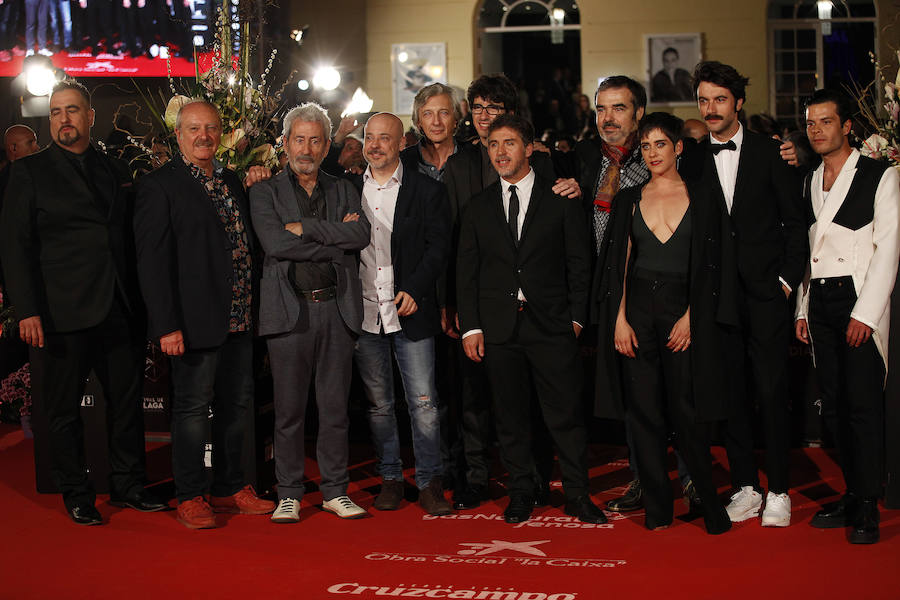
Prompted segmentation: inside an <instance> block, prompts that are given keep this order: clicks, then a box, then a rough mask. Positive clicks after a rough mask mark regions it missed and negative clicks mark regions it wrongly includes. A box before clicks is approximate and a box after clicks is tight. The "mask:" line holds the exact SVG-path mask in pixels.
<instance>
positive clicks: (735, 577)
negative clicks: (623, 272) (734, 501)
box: [0, 426, 900, 600]
mask: <svg viewBox="0 0 900 600" xmlns="http://www.w3.org/2000/svg"><path fill="white" fill-rule="evenodd" d="M359 450H360V452H363V453H364V452H365V449H363V448H360V449H359ZM591 450H592V451H591V464H602V463H603V462H605V460H606V459H608V458H609V457H610V456H614V453H617V452H619V451H620V450H619V449H617V448H606V447H594V448H592V449H591ZM31 453H32V444H31V442H30V440H24V439H23V436H22V433H21V431H19V430H18V429H15V428H13V427H10V426H0V472H2V474H3V475H2V482H0V507H2V510H0V531H2V532H3V536H2V539H3V544H2V550H0V598H16V599H25V598H41V599H43V598H66V599H74V598H99V599H106V598H128V599H132V598H216V599H219V598H247V599H251V598H276V597H278V598H301V599H304V600H330V599H340V598H414V597H418V598H478V599H490V600H573V599H578V600H593V599H601V598H602V599H624V598H629V599H632V598H633V599H643V598H660V599H677V598H691V599H703V598H728V599H733V600H739V599H743V598H766V599H772V600H775V599H780V598H815V599H817V600H822V599H831V598H852V599H854V600H856V599H869V598H873V599H875V598H877V599H896V598H900V511H882V529H881V535H882V541H881V543H879V544H876V545H874V546H851V545H850V544H848V543H847V542H846V540H845V532H844V530H841V529H837V530H826V531H823V530H816V529H813V528H812V527H810V526H809V525H808V521H809V519H810V517H811V516H812V514H813V513H814V512H815V510H816V509H817V506H818V503H819V502H824V501H829V500H833V499H835V498H836V497H837V493H836V491H835V488H836V487H838V486H839V485H840V480H839V477H838V469H837V467H836V465H835V463H834V461H833V459H832V458H831V456H830V455H829V454H828V453H826V452H825V451H822V450H805V451H796V453H795V454H794V456H793V467H794V469H793V473H792V477H793V479H794V482H795V489H794V492H793V496H792V501H793V506H794V512H793V521H794V524H793V525H792V526H791V527H789V528H786V529H763V528H762V527H760V526H759V523H758V521H756V520H754V521H748V522H746V523H741V524H738V525H736V526H735V527H734V528H733V529H732V530H731V531H730V532H729V533H727V534H725V535H722V536H707V535H706V534H705V533H704V531H703V528H702V522H701V521H700V520H695V521H691V522H686V521H684V520H682V519H679V518H678V517H679V515H681V514H682V513H683V512H684V507H683V506H682V504H681V502H679V503H678V505H677V507H676V520H675V524H674V525H673V526H672V527H670V528H669V529H667V530H664V531H659V532H650V531H647V530H646V529H644V527H643V525H642V515H635V516H633V517H630V518H618V517H616V518H614V519H613V520H611V521H610V524H609V525H606V526H599V527H594V526H589V525H584V524H581V523H578V522H572V520H571V519H570V518H568V517H565V516H564V515H563V514H562V511H561V510H560V508H558V504H559V503H560V502H561V500H562V497H561V494H559V492H558V491H557V492H555V493H554V496H555V497H554V503H555V504H557V507H556V508H548V509H539V510H538V511H536V516H535V518H533V519H532V521H530V522H528V523H525V524H520V525H518V526H511V525H507V524H505V523H504V522H503V520H502V509H503V507H504V506H505V504H506V500H505V498H502V499H499V500H497V501H495V502H491V503H488V504H486V505H484V506H482V508H481V509H479V510H476V511H467V512H465V513H460V514H458V515H454V516H452V517H450V518H442V519H430V518H426V517H424V516H423V513H422V511H421V510H420V509H419V508H418V506H416V505H414V504H410V505H404V506H403V507H402V508H401V510H399V511H397V512H393V513H377V514H375V515H374V516H373V518H370V519H363V520H359V521H340V520H338V519H337V518H336V517H334V516H333V515H330V514H327V513H323V512H321V511H320V510H319V509H318V508H316V506H315V503H317V502H320V501H321V496H320V495H319V494H318V493H309V494H308V495H307V496H306V498H304V508H303V511H302V515H301V516H302V521H301V523H299V524H297V525H275V524H273V523H271V522H269V520H268V518H267V517H249V516H230V517H225V516H221V515H220V516H219V519H220V528H219V529H215V530H204V531H189V530H187V529H185V528H184V527H183V526H181V525H180V524H178V523H177V522H176V521H175V516H174V512H168V513H156V514H141V513H138V512H135V511H133V510H121V509H117V508H114V507H112V506H110V505H109V504H108V503H107V498H106V497H104V496H101V497H100V498H99V499H98V508H99V509H100V512H101V513H102V514H103V516H104V518H105V519H107V520H108V523H107V524H106V525H104V526H102V527H79V526H77V525H75V524H73V523H71V522H70V521H69V519H68V517H67V516H66V514H65V512H64V511H63V507H62V502H61V501H60V499H59V497H58V496H50V495H40V494H37V493H36V492H34V475H33V466H32V465H33V463H32V454H31ZM363 456H364V454H363ZM715 456H716V458H717V459H718V460H719V464H720V465H721V463H722V462H723V461H724V452H722V451H721V449H719V448H716V449H715ZM310 468H314V463H312V462H310ZM315 475H316V474H315V472H312V473H311V476H313V480H315V477H314V476H315ZM591 475H592V488H593V489H594V490H603V491H602V492H598V493H596V494H595V496H594V497H595V500H597V501H598V502H600V501H603V500H605V499H607V498H609V497H610V496H612V495H614V494H615V493H616V492H617V491H621V488H619V489H609V488H611V487H612V486H621V485H623V484H624V482H625V480H626V479H627V477H628V475H627V470H625V469H624V464H623V463H621V462H617V463H613V464H610V465H603V466H601V467H596V468H595V469H593V470H592V472H591ZM351 478H352V479H353V482H352V483H351V489H350V495H351V497H352V498H353V499H354V500H355V501H356V502H358V503H360V504H361V505H363V506H365V507H367V508H369V507H371V504H372V501H373V496H372V493H373V492H374V491H377V490H376V488H375V487H374V486H375V484H376V479H375V478H373V477H372V464H371V462H363V463H361V464H355V465H353V468H352V471H351ZM716 478H717V481H718V482H719V483H720V484H721V487H720V491H722V492H723V493H725V492H726V486H727V481H728V478H727V473H726V472H725V470H724V469H723V468H721V467H720V466H717V467H716ZM494 491H495V492H496V493H497V495H499V494H500V492H501V490H500V489H499V487H498V488H496V489H495V490H494ZM373 512H374V511H373Z"/></svg>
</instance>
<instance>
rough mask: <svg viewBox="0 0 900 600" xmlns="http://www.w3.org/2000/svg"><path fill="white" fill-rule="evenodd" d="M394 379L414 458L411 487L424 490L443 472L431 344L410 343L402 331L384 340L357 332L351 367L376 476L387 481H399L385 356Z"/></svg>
mask: <svg viewBox="0 0 900 600" xmlns="http://www.w3.org/2000/svg"><path fill="white" fill-rule="evenodd" d="M392 349H393V354H394V356H395V357H396V358H397V366H398V367H400V377H401V379H402V380H403V389H404V391H405V394H406V404H407V407H408V408H409V419H410V423H411V425H412V439H413V453H414V455H415V458H416V486H417V487H418V488H419V489H423V488H425V487H426V486H427V485H428V483H429V482H430V481H431V480H432V479H434V478H435V477H440V476H441V473H442V471H443V468H442V465H441V428H440V420H439V418H438V402H437V386H436V385H435V380H434V338H433V337H429V338H425V339H424V340H419V341H417V342H413V341H411V340H409V339H408V338H407V337H406V336H405V335H404V334H403V332H402V331H400V332H397V333H389V334H373V333H366V332H363V333H362V335H360V336H359V340H358V341H357V343H356V352H355V358H356V366H357V368H358V369H359V375H360V377H361V378H362V381H363V384H364V385H365V389H366V398H368V400H369V425H370V426H371V427H372V441H373V442H374V443H375V455H376V457H377V460H378V463H377V467H378V473H379V474H380V475H381V477H382V479H384V480H387V481H401V480H402V479H403V462H402V460H401V459H400V440H399V435H398V432H397V417H396V415H395V414H394V371H393V366H392V364H391V350H392Z"/></svg>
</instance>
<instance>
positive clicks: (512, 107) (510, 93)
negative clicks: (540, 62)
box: [466, 73, 519, 112]
mask: <svg viewBox="0 0 900 600" xmlns="http://www.w3.org/2000/svg"><path fill="white" fill-rule="evenodd" d="M476 97H481V98H484V99H485V100H490V101H491V102H496V103H498V104H503V108H505V109H506V111H507V112H519V92H518V90H517V89H516V85H515V84H514V83H513V82H512V81H510V79H509V77H507V76H506V75H504V74H503V73H493V74H491V75H482V76H481V77H479V78H478V79H476V80H475V81H473V82H472V83H471V84H470V85H469V89H468V90H466V100H468V102H469V110H470V111H471V110H472V105H473V104H475V98H476Z"/></svg>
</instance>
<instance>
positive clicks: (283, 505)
mask: <svg viewBox="0 0 900 600" xmlns="http://www.w3.org/2000/svg"><path fill="white" fill-rule="evenodd" d="M299 521H300V501H299V500H297V499H296V498H282V499H281V500H279V501H278V508H276V509H275V512H273V513H272V522H273V523H298V522H299Z"/></svg>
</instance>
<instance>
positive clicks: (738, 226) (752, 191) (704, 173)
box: [682, 129, 809, 300]
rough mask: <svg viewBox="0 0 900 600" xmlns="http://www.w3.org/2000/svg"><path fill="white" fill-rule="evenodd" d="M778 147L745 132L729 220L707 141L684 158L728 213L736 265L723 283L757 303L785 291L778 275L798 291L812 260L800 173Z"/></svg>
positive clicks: (726, 240) (726, 243) (729, 245)
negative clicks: (734, 286)
mask: <svg viewBox="0 0 900 600" xmlns="http://www.w3.org/2000/svg"><path fill="white" fill-rule="evenodd" d="M779 145H780V144H779V143H778V142H777V141H776V140H773V139H770V138H768V137H766V136H764V135H761V134H757V133H754V132H752V131H749V130H747V129H744V141H743V144H742V146H741V156H740V159H739V161H738V172H737V179H736V182H735V189H734V202H733V203H732V209H731V215H730V217H729V216H728V214H727V210H726V205H725V196H724V194H723V193H722V187H721V184H720V183H719V177H718V173H717V171H716V165H715V162H714V161H713V157H712V153H711V152H709V141H708V139H707V140H705V141H703V142H701V143H700V144H698V145H697V147H696V149H695V151H693V152H690V153H688V152H686V153H685V156H684V158H683V161H684V163H685V164H684V165H683V166H682V172H685V173H688V174H690V175H692V176H695V177H699V178H700V179H701V181H702V182H703V185H705V186H708V188H709V189H710V190H712V192H713V194H714V197H715V198H716V200H717V202H718V203H719V206H720V208H721V210H722V211H723V217H724V218H723V223H724V227H725V234H726V235H724V236H723V240H722V242H723V248H724V249H725V251H726V252H727V251H732V252H734V256H735V258H736V265H737V272H736V273H734V274H729V273H726V272H723V279H725V280H727V279H733V280H734V281H733V284H734V285H737V286H739V287H737V288H736V289H738V290H740V291H739V292H736V293H741V292H745V293H746V294H748V295H749V296H750V297H752V298H755V299H758V300H767V299H771V298H774V297H776V296H777V295H778V294H781V293H783V292H782V289H781V282H780V281H779V277H781V278H783V279H784V280H785V281H787V283H788V285H789V286H791V288H792V289H794V290H796V289H797V286H798V285H800V282H801V281H802V279H803V275H804V273H805V272H806V264H807V260H808V259H809V248H808V245H809V244H808V241H807V234H806V220H805V215H804V211H803V202H802V198H801V193H800V192H801V190H800V184H801V177H800V175H801V174H800V173H799V171H798V169H796V168H794V167H791V166H789V165H788V164H787V163H786V162H785V161H784V160H783V159H782V158H781V154H780V153H779V150H778V147H779ZM724 285H726V282H725V281H723V286H724ZM725 292H726V290H724V289H723V293H725Z"/></svg>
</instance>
